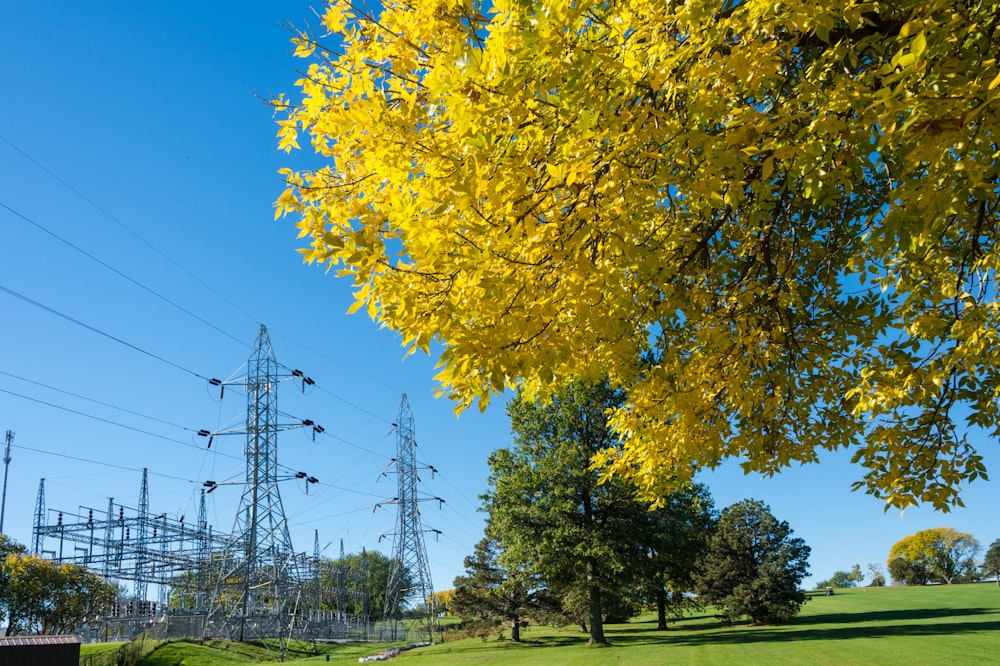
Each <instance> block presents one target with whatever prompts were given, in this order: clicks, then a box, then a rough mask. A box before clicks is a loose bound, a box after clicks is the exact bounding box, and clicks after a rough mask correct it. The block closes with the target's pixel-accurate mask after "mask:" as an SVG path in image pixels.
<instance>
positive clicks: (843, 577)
mask: <svg viewBox="0 0 1000 666" xmlns="http://www.w3.org/2000/svg"><path fill="white" fill-rule="evenodd" d="M824 582H825V583H826V585H824V586H823V587H839V588H845V587H854V578H853V577H852V576H851V574H850V573H849V572H847V571H835V572H833V576H831V577H830V580H828V581H824Z"/></svg>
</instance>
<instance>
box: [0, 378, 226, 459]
mask: <svg viewBox="0 0 1000 666" xmlns="http://www.w3.org/2000/svg"><path fill="white" fill-rule="evenodd" d="M0 393H6V394H7V395H12V396H14V397H16V398H22V399H24V400H30V401H31V402H36V403H38V404H40V405H45V406H46V407H52V408H54V409H60V410H62V411H64V412H69V413H70V414H76V415H77V416H84V417H86V418H88V419H93V420H95V421H100V422H102V423H107V424H108V425H113V426H117V427H119V428H124V429H126V430H131V431H133V432H138V433H141V434H143V435H148V436H149V437H155V438H157V439H162V440H164V441H167V442H173V443H174V444H181V445H183V446H188V447H191V448H193V449H197V450H199V451H201V450H202V448H201V447H200V446H198V445H197V444H192V443H190V442H184V441H181V440H179V439H174V438H172V437H167V436H166V435H160V434H158V433H155V432H150V431H148V430H143V429H142V428H136V427H134V426H130V425H125V424H124V423H118V422H117V421H112V420H110V419H104V418H101V417H100V416H94V415H93V414H87V413H86V412H81V411H78V410H75V409H70V408H69V407H63V406H62V405H57V404H55V403H52V402H46V401H45V400H40V399H38V398H32V397H31V396H27V395H23V394H21V393H17V392H15V391H8V390H7V389H2V388H0ZM216 455H220V456H225V457H226V458H232V459H233V460H242V459H241V458H237V457H236V456H231V455H228V454H225V453H217V454H216Z"/></svg>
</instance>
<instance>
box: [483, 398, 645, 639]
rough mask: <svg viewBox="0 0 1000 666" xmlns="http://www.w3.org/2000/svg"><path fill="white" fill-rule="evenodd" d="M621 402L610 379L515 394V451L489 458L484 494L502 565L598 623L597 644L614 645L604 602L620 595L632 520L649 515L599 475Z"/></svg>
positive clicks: (511, 407)
mask: <svg viewBox="0 0 1000 666" xmlns="http://www.w3.org/2000/svg"><path fill="white" fill-rule="evenodd" d="M620 400H621V395H620V394H619V393H618V392H616V391H614V390H613V389H611V388H610V386H609V385H608V384H607V382H600V383H598V384H594V385H590V386H588V385H584V384H582V383H577V384H573V385H572V386H570V387H568V388H567V389H566V390H565V391H563V392H561V393H560V394H558V395H556V396H553V397H552V398H551V400H550V401H548V402H545V403H543V402H535V401H532V400H531V399H529V398H527V397H525V396H523V395H520V394H519V395H517V396H515V397H514V398H513V399H512V400H511V401H510V403H508V406H507V412H508V414H509V415H510V420H511V430H512V432H513V435H514V446H512V447H511V448H510V449H500V450H497V451H494V452H493V453H492V454H491V455H490V458H489V465H490V477H489V479H488V483H489V488H488V489H487V491H486V493H485V494H484V495H483V506H484V509H485V510H486V511H487V512H488V514H489V518H488V520H487V535H488V536H491V537H493V538H495V539H496V540H497V543H498V545H499V547H500V550H501V553H500V554H499V555H498V559H499V561H500V563H501V564H503V565H504V566H505V568H507V569H508V570H515V571H516V570H521V569H524V570H526V571H528V572H530V573H532V574H533V575H535V576H537V577H538V578H540V579H541V581H543V582H544V585H545V586H546V587H548V588H549V589H550V590H551V591H552V593H553V594H554V595H556V596H558V597H559V598H560V599H561V600H562V601H563V606H564V608H566V609H567V610H568V611H569V613H570V614H571V615H574V616H576V617H577V619H579V620H580V621H581V622H582V623H583V624H584V625H585V626H586V625H589V627H590V629H589V632H590V642H591V643H604V642H605V638H604V629H603V622H604V613H605V612H606V609H605V608H603V605H602V604H603V603H604V602H606V601H607V600H608V597H609V596H610V595H616V594H617V593H619V592H621V588H620V586H619V581H620V573H621V572H622V571H623V570H624V568H625V566H626V564H627V563H628V562H629V561H630V559H631V556H632V549H633V539H632V536H634V527H635V522H634V520H633V518H634V517H635V515H636V513H640V514H641V513H645V507H640V506H639V505H638V503H637V502H636V501H635V499H634V493H633V490H632V488H630V487H628V486H627V485H626V484H624V483H622V482H621V481H620V480H617V479H616V480H614V481H613V482H609V483H605V484H600V483H598V474H597V473H595V472H594V471H593V470H592V469H590V459H591V457H592V456H593V455H594V453H595V452H597V451H598V450H600V449H601V448H603V447H605V446H607V445H608V443H609V442H610V438H611V434H610V430H609V428H608V423H607V413H608V410H609V408H611V407H613V406H614V405H616V404H618V403H619V402H620Z"/></svg>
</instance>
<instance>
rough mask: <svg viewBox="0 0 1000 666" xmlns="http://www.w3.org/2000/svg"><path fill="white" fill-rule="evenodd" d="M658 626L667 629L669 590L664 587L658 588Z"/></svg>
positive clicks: (661, 629) (660, 628)
mask: <svg viewBox="0 0 1000 666" xmlns="http://www.w3.org/2000/svg"><path fill="white" fill-rule="evenodd" d="M656 628H657V630H659V631H666V630H667V591H666V590H664V589H663V588H662V587H660V588H657V590H656Z"/></svg>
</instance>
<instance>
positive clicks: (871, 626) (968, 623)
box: [622, 608, 1000, 645]
mask: <svg viewBox="0 0 1000 666" xmlns="http://www.w3.org/2000/svg"><path fill="white" fill-rule="evenodd" d="M980 615H988V616H989V618H990V619H986V618H984V619H982V620H976V619H974V618H975V617H976V616H980ZM956 617H963V618H969V619H967V620H965V621H960V622H952V621H947V622H942V623H931V622H921V620H936V619H946V618H956ZM817 625H831V626H823V627H819V626H817ZM809 627H816V628H809ZM706 629H709V628H708V627H706ZM998 629H1000V619H997V612H996V609H992V608H935V609H907V610H896V611H877V612H869V613H843V614H840V613H831V614H827V615H813V616H808V617H800V618H795V620H793V622H792V623H791V624H788V625H784V626H776V627H737V626H734V627H730V628H728V629H725V630H721V631H720V630H718V629H716V630H714V631H704V630H701V628H697V629H694V628H692V629H688V631H687V632H686V633H685V634H684V635H681V636H673V637H665V640H666V641H667V642H670V643H672V644H674V645H706V644H719V643H730V644H738V643H759V642H781V641H810V640H849V639H852V638H882V637H886V636H937V635H955V634H961V633H967V632H969V633H971V632H982V631H997V630H998ZM622 638H623V639H625V638H627V637H625V636H622ZM622 642H625V641H622Z"/></svg>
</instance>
